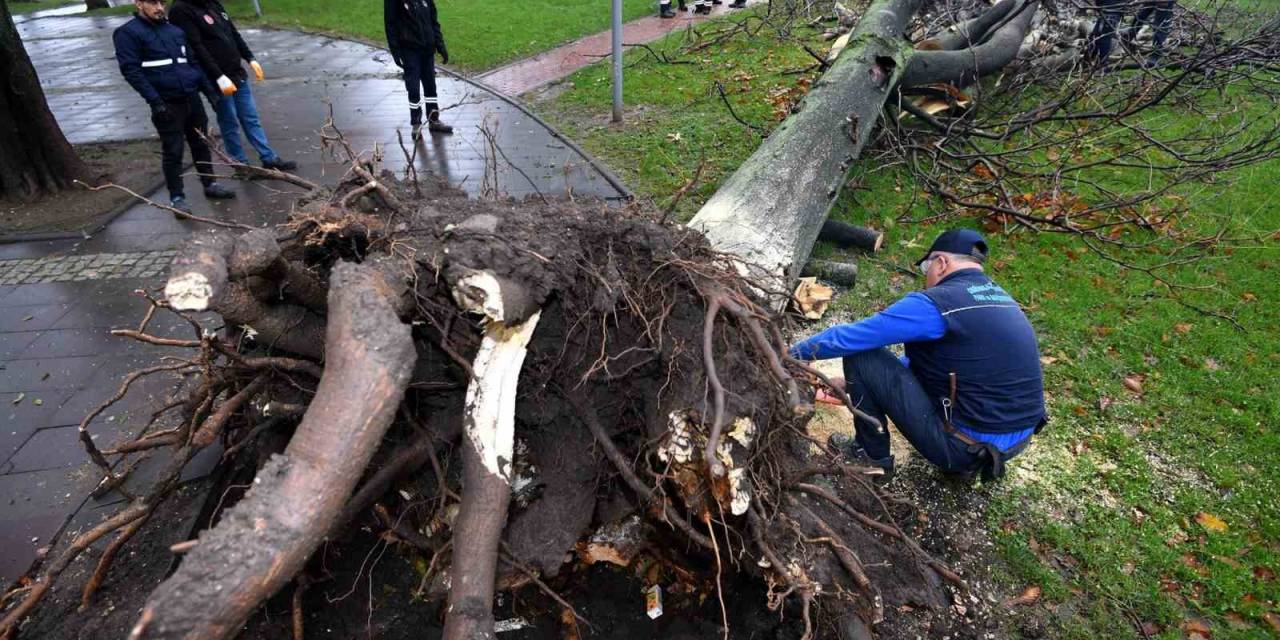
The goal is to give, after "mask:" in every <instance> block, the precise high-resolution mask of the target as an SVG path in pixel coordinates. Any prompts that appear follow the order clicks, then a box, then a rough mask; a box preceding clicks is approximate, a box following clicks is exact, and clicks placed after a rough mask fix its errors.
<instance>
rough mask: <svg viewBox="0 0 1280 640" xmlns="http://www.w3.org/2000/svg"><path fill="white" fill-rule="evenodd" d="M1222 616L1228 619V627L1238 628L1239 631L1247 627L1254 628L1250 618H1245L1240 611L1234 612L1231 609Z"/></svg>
mask: <svg viewBox="0 0 1280 640" xmlns="http://www.w3.org/2000/svg"><path fill="white" fill-rule="evenodd" d="M1222 617H1223V618H1225V619H1226V621H1227V626H1228V627H1231V628H1232V629H1236V630H1238V631H1243V630H1245V629H1252V628H1253V624H1252V623H1250V622H1249V621H1248V620H1245V619H1244V616H1242V615H1240V614H1238V613H1236V612H1234V611H1230V612H1228V613H1227V614H1226V615H1224V616H1222Z"/></svg>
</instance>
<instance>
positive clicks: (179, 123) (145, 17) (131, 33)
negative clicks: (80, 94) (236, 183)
mask: <svg viewBox="0 0 1280 640" xmlns="http://www.w3.org/2000/svg"><path fill="white" fill-rule="evenodd" d="M133 6H134V8H135V9H137V11H136V12H135V13H134V15H133V20H130V21H129V22H126V23H125V24H124V25H122V26H121V27H120V28H119V29H116V30H115V33H114V34H112V40H113V42H114V43H115V48H116V62H118V63H119V64H120V73H122V74H124V78H125V80H128V81H129V85H130V86H132V87H133V89H134V91H137V92H138V94H139V95H141V96H142V99H143V100H146V101H147V104H148V105H149V106H150V107H151V123H152V124H154V125H155V127H156V132H157V133H159V134H160V144H161V150H162V153H163V158H164V159H163V161H162V166H163V167H164V181H165V184H166V185H167V186H168V188H169V204H170V206H172V207H173V208H175V209H178V210H180V211H183V212H186V213H191V206H190V205H188V204H187V198H186V194H185V191H184V190H183V187H182V164H183V162H182V156H183V150H182V145H183V141H184V140H185V141H186V144H187V145H188V146H190V147H191V158H192V159H193V160H195V163H196V171H197V172H198V173H199V174H200V182H201V183H203V184H204V195H205V197H206V198H218V199H221V198H234V197H236V194H235V192H234V191H231V190H230V189H227V188H226V187H223V186H222V185H220V184H218V183H217V181H216V179H215V176H214V175H213V166H212V165H211V164H210V160H211V157H210V153H209V145H208V144H206V143H205V140H204V136H205V135H207V132H208V128H209V118H208V117H207V116H206V115H205V113H204V105H202V104H200V93H201V91H208V92H209V93H212V94H213V95H215V96H216V95H217V94H216V93H215V92H214V88H213V86H212V85H210V84H209V81H208V80H207V79H205V77H204V74H203V73H201V72H200V69H199V68H198V67H196V66H195V65H194V64H193V63H191V62H189V61H188V59H187V55H188V52H187V41H186V38H184V37H183V35H182V30H181V29H179V28H177V27H175V26H173V25H171V24H169V21H168V20H167V19H166V17H165V9H164V1H163V0H134V3H133Z"/></svg>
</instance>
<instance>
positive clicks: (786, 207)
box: [689, 0, 1038, 289]
mask: <svg viewBox="0 0 1280 640" xmlns="http://www.w3.org/2000/svg"><path fill="white" fill-rule="evenodd" d="M922 5H923V0H875V2H873V3H872V4H871V6H869V7H867V10H866V12H865V13H864V14H863V17H862V20H861V21H860V22H859V23H858V26H857V28H856V29H855V30H854V32H853V34H852V36H851V37H850V40H849V44H848V46H846V47H845V49H844V50H843V51H842V52H841V53H840V55H839V57H837V58H836V61H835V62H834V63H833V64H832V65H831V68H830V69H829V70H828V71H827V73H826V74H825V75H823V77H822V78H821V79H820V80H819V81H818V82H816V83H814V85H813V89H812V90H810V92H809V94H808V95H807V96H805V98H804V100H803V101H802V102H801V103H800V106H799V109H798V111H797V112H796V113H794V114H793V115H792V116H791V117H789V118H787V119H786V120H785V121H783V123H782V124H780V125H779V126H778V128H777V130H775V131H774V132H773V133H772V134H770V136H769V137H768V138H767V139H766V140H765V141H764V143H763V144H761V145H760V147H759V148H758V149H756V152H755V153H754V154H752V155H751V157H750V158H748V159H747V160H746V161H745V162H743V163H742V165H741V166H740V167H738V170H737V171H735V172H734V173H733V175H731V176H729V178H728V179H727V180H725V182H724V184H723V185H721V187H720V189H719V190H718V191H716V193H715V195H713V196H712V197H711V199H710V200H708V201H707V203H706V204H705V205H703V207H702V209H700V210H699V211H698V213H697V215H695V216H694V218H693V220H691V221H690V223H689V225H690V226H691V227H693V228H695V229H698V230H700V231H702V232H703V233H705V234H706V235H707V237H708V238H709V239H710V240H711V243H712V245H713V246H715V247H716V248H717V249H719V250H721V251H725V252H728V253H733V254H736V255H737V256H738V257H740V258H741V259H742V260H743V261H744V262H746V263H747V264H749V265H751V266H752V267H753V269H752V270H753V273H752V274H751V275H752V276H754V277H757V278H764V279H767V280H770V281H772V282H771V284H777V285H785V284H786V282H785V281H789V280H791V279H793V278H795V277H796V276H797V275H798V273H799V271H800V269H801V268H802V267H803V266H804V264H805V262H806V261H807V260H808V257H809V253H810V251H811V250H812V249H813V243H814V240H815V239H816V238H817V237H818V234H819V232H820V231H821V230H822V227H823V223H824V222H826V220H827V216H828V214H829V213H830V211H831V206H832V204H834V203H835V200H836V198H837V197H838V196H839V195H840V190H841V189H842V188H844V186H845V182H846V179H847V175H848V172H849V169H850V167H852V166H853V163H854V162H855V161H856V160H857V158H858V156H859V154H861V153H862V149H863V147H864V146H866V144H867V140H868V139H869V138H870V137H871V132H872V130H873V129H874V128H875V126H876V121H877V120H878V119H879V117H880V113H881V110H882V109H883V107H884V105H885V101H886V100H887V99H888V98H889V97H890V95H892V94H893V93H894V89H895V88H897V87H914V86H921V85H927V84H932V83H936V82H953V83H965V82H970V81H972V80H973V79H976V78H978V77H981V76H983V75H986V74H988V73H992V72H994V71H998V70H999V69H1001V68H1003V67H1004V65H1006V64H1008V63H1009V62H1010V61H1012V60H1013V59H1014V57H1015V56H1016V55H1017V53H1018V48H1019V45H1020V43H1021V42H1022V39H1023V37H1025V35H1026V32H1027V28H1028V27H1029V25H1030V23H1031V16H1032V15H1033V14H1034V13H1035V10H1036V8H1037V6H1038V3H1037V2H1035V1H1031V2H1028V1H1027V0H1002V2H1001V3H999V4H997V5H996V6H994V7H992V8H991V9H989V10H988V11H987V12H986V13H985V14H984V15H982V16H979V17H978V18H976V19H974V20H971V21H968V22H966V23H965V24H964V27H963V28H962V29H959V30H957V31H954V32H949V33H945V34H943V35H942V36H941V37H940V40H941V41H942V44H943V45H945V46H947V47H959V46H963V45H965V44H966V43H974V44H972V46H969V47H968V48H963V49H958V50H954V51H947V50H938V51H917V50H915V49H913V48H912V46H911V45H910V44H909V43H908V42H907V41H906V39H905V38H903V36H902V32H903V30H904V28H905V27H906V24H907V21H908V20H909V19H910V18H911V16H912V15H913V14H915V13H916V11H918V10H919V9H920V7H921V6H922ZM864 235H865V234H864ZM868 238H869V236H868ZM779 279H781V280H783V281H784V282H778V280H779ZM778 288H780V289H785V288H786V287H785V286H779V287H778Z"/></svg>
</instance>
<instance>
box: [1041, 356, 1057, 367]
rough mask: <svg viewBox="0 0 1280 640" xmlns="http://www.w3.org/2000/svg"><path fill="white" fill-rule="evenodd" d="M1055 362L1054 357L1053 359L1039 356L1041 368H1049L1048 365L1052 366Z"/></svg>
mask: <svg viewBox="0 0 1280 640" xmlns="http://www.w3.org/2000/svg"><path fill="white" fill-rule="evenodd" d="M1057 361H1058V359H1057V358H1055V357H1053V356H1040V364H1041V365H1042V366H1045V367H1047V366H1049V365H1051V364H1053V363H1055V362H1057Z"/></svg>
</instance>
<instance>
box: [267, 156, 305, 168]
mask: <svg viewBox="0 0 1280 640" xmlns="http://www.w3.org/2000/svg"><path fill="white" fill-rule="evenodd" d="M262 168H263V169H275V170H276V171H293V170H294V169H297V168H298V163H296V162H294V161H292V160H283V159H281V158H272V159H270V160H263V161H262Z"/></svg>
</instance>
